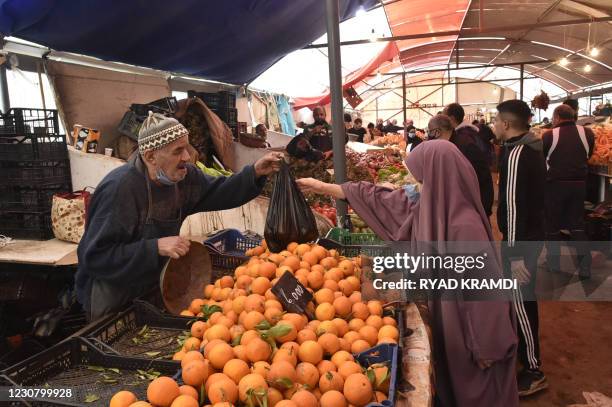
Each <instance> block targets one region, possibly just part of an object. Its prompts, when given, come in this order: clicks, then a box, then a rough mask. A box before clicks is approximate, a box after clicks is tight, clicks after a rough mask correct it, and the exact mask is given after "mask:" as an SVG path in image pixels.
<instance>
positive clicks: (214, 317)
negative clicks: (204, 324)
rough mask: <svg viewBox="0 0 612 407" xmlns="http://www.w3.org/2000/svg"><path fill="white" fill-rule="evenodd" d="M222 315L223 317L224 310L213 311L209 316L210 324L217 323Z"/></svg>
mask: <svg viewBox="0 0 612 407" xmlns="http://www.w3.org/2000/svg"><path fill="white" fill-rule="evenodd" d="M221 317H223V313H222V312H213V313H212V315H211V316H210V317H209V318H208V324H209V326H212V325H216V324H217V321H219V319H220V318H221Z"/></svg>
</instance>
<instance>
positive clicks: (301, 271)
mask: <svg viewBox="0 0 612 407" xmlns="http://www.w3.org/2000/svg"><path fill="white" fill-rule="evenodd" d="M309 273H310V270H308V269H302V268H300V269H297V271H296V272H295V273H294V274H293V275H294V276H295V278H300V277H306V281H308V278H307V277H308V274H309Z"/></svg>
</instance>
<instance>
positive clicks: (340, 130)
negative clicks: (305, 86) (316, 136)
mask: <svg viewBox="0 0 612 407" xmlns="http://www.w3.org/2000/svg"><path fill="white" fill-rule="evenodd" d="M325 20H326V23H327V56H328V61H329V91H330V93H331V112H332V137H333V151H334V178H335V180H336V184H342V183H344V182H346V156H345V151H344V138H345V129H344V112H343V111H342V71H341V60H340V17H339V13H338V0H325ZM336 213H337V215H338V217H339V221H340V222H339V224H340V225H344V223H345V218H346V216H347V205H346V202H345V201H342V200H337V201H336Z"/></svg>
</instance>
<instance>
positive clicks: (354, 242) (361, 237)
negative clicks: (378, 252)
mask: <svg viewBox="0 0 612 407" xmlns="http://www.w3.org/2000/svg"><path fill="white" fill-rule="evenodd" d="M325 237H326V238H328V239H331V240H333V241H336V242H338V243H341V244H343V245H348V246H362V245H380V244H382V243H383V241H382V240H381V239H380V238H379V237H378V236H377V235H376V234H374V233H351V232H349V231H348V230H346V229H342V228H331V229H330V231H329V232H327V235H326V236H325Z"/></svg>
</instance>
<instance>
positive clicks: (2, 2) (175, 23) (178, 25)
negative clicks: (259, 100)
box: [0, 0, 378, 84]
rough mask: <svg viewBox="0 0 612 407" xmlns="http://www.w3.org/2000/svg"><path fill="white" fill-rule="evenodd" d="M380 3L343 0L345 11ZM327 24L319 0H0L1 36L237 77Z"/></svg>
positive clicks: (242, 79) (252, 73)
mask: <svg viewBox="0 0 612 407" xmlns="http://www.w3.org/2000/svg"><path fill="white" fill-rule="evenodd" d="M377 3H378V1H377V0H339V5H340V7H339V9H340V19H341V20H346V19H348V18H351V17H353V16H354V15H355V13H356V12H357V10H358V9H359V7H361V6H362V7H365V8H370V7H372V6H374V5H375V4H377ZM325 31H326V30H325V6H324V3H323V2H321V1H320V0H300V1H286V0H232V1H220V0H218V1H202V0H181V1H175V2H168V1H167V0H131V1H124V0H88V1H61V0H0V32H1V33H2V34H3V35H4V36H14V37H18V38H22V39H24V40H27V41H31V42H35V43H38V44H41V45H44V46H47V47H49V48H52V49H54V50H57V51H67V52H73V53H77V54H83V55H88V56H93V57H97V58H100V59H103V60H107V61H115V62H123V63H127V64H132V65H137V66H144V67H149V68H156V69H161V70H164V71H169V72H176V73H182V74H187V75H193V76H198V77H202V78H205V79H209V80H216V81H220V82H226V83H233V84H245V83H248V82H250V81H252V80H253V79H254V78H256V77H257V76H259V75H260V74H261V73H262V72H264V71H265V70H266V69H268V68H269V67H270V66H271V65H273V64H274V63H275V62H277V61H278V60H279V59H280V58H282V57H283V56H285V55H287V54H288V53H290V52H292V51H294V50H296V49H300V48H302V47H304V46H306V45H308V44H310V43H312V42H313V41H315V40H316V39H317V38H318V37H320V36H321V35H322V34H323V33H325Z"/></svg>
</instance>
